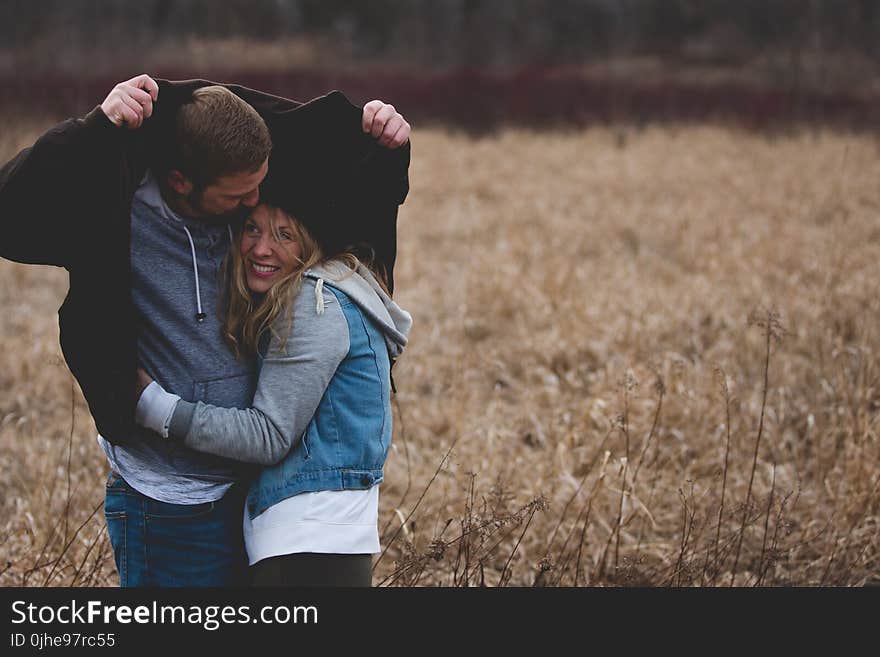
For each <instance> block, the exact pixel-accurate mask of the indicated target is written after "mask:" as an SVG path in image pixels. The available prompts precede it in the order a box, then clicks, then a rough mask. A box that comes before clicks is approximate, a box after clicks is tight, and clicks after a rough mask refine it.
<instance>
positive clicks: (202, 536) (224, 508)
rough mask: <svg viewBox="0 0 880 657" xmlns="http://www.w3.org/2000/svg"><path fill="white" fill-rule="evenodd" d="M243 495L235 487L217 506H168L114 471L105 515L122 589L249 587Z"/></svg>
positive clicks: (109, 480) (106, 499)
mask: <svg viewBox="0 0 880 657" xmlns="http://www.w3.org/2000/svg"><path fill="white" fill-rule="evenodd" d="M244 492H245V490H244V487H243V486H233V487H232V488H231V489H230V490H229V491H228V492H227V493H226V495H224V496H223V498H221V499H219V500H217V501H216V502H206V503H204V504H168V503H166V502H159V501H158V500H154V499H152V498H150V497H147V496H146V495H141V494H140V493H139V492H138V491H136V490H135V489H133V488H132V487H131V486H129V485H128V484H127V483H126V481H125V480H124V479H123V478H122V477H120V476H119V475H118V474H116V473H114V472H111V473H110V476H109V477H108V478H107V490H106V496H105V501H104V516H105V517H106V519H107V533H108V534H110V543H111V544H112V546H113V556H114V558H115V560H116V570H117V571H118V572H119V584H120V586H123V587H132V586H163V587H167V586H241V585H244V584H246V577H245V574H246V572H247V556H246V554H245V550H244V539H243V536H242V531H241V517H242V509H243V508H244Z"/></svg>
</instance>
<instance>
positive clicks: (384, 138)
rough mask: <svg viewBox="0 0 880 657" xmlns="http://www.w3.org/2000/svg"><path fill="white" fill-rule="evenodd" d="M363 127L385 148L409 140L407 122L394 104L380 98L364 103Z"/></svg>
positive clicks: (400, 144) (393, 146) (398, 145)
mask: <svg viewBox="0 0 880 657" xmlns="http://www.w3.org/2000/svg"><path fill="white" fill-rule="evenodd" d="M363 128H364V132H369V133H370V134H371V135H373V137H375V138H376V140H377V141H378V142H379V144H380V145H382V146H385V147H386V148H399V147H400V146H403V145H404V144H405V143H406V142H407V141H408V140H409V133H410V125H409V123H407V122H406V121H405V120H404V118H403V116H402V115H401V114H400V113H398V111H397V110H396V109H394V105H388V104H386V103H383V102H382V101H381V100H371V101H370V102H369V103H367V104H366V105H364V115H363Z"/></svg>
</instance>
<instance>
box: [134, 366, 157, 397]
mask: <svg viewBox="0 0 880 657" xmlns="http://www.w3.org/2000/svg"><path fill="white" fill-rule="evenodd" d="M152 382H153V377H151V376H150V375H149V374H147V373H146V372H145V371H144V370H143V368H141V367H139V368H138V369H137V376H136V378H135V388H134V392H135V400H138V399H140V398H141V395H142V394H144V390H145V389H146V387H147V386H148V385H150V384H151V383H152Z"/></svg>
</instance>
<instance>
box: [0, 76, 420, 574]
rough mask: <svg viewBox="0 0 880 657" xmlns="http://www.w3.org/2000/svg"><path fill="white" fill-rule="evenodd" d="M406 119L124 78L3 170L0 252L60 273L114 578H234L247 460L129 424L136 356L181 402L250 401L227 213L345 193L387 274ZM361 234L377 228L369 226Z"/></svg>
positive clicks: (193, 84)
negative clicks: (95, 436) (222, 275)
mask: <svg viewBox="0 0 880 657" xmlns="http://www.w3.org/2000/svg"><path fill="white" fill-rule="evenodd" d="M408 137H409V125H408V124H407V123H406V122H405V121H404V119H403V117H401V116H400V115H399V114H398V113H397V112H396V111H395V110H394V108H393V107H391V106H390V105H386V104H384V103H382V102H381V101H373V102H371V103H368V104H367V105H366V106H365V107H364V108H363V110H362V111H361V110H360V109H358V108H356V107H354V106H353V105H351V104H350V103H348V101H347V100H346V99H345V98H344V97H343V96H342V95H341V94H339V93H338V92H334V93H331V94H328V95H327V96H323V97H321V98H318V99H315V100H313V101H311V102H309V103H306V104H300V103H296V102H293V101H289V100H287V99H283V98H279V97H276V96H271V95H268V94H263V93H260V92H257V91H254V90H250V89H246V88H243V87H238V86H235V85H229V86H219V85H213V84H211V83H209V82H206V81H202V80H193V81H187V82H181V83H174V82H166V81H162V80H159V81H155V80H153V79H152V78H150V77H149V76H146V75H141V76H137V77H135V78H132V79H131V80H128V81H126V82H122V83H120V84H118V85H116V87H114V89H113V90H112V91H111V92H110V94H108V96H107V98H106V99H105V100H104V102H103V103H102V104H101V105H100V106H99V107H98V108H96V109H95V110H93V111H92V112H91V113H89V114H88V115H87V116H86V117H84V118H83V119H76V120H68V121H65V122H63V123H61V124H59V125H57V126H55V127H54V128H52V129H51V130H49V131H48V132H47V133H46V134H45V135H43V136H42V137H41V138H40V139H39V140H38V141H37V142H36V143H35V144H34V146H33V147H31V148H29V149H25V150H24V151H22V152H21V153H19V155H17V156H16V157H15V158H13V159H12V160H11V161H10V162H8V163H7V164H6V165H5V166H4V167H3V169H2V170H0V223H2V227H3V232H4V239H3V240H2V244H0V255H2V256H3V257H6V258H10V259H13V260H17V261H20V262H28V263H37V264H52V265H58V266H63V267H65V268H66V269H67V270H68V272H69V275H70V290H69V292H68V295H67V298H66V299H65V302H64V304H63V305H62V307H61V309H60V311H59V316H60V318H59V321H60V328H61V336H60V337H61V346H62V351H63V353H64V356H65V359H66V361H67V363H68V365H69V366H70V369H71V371H72V372H73V374H74V376H75V377H76V379H77V381H78V382H79V384H80V386H81V388H82V391H83V394H84V396H85V398H86V400H87V402H88V404H89V408H90V410H91V412H92V415H93V417H94V418H95V423H96V425H97V427H98V430H99V432H100V434H101V436H102V437H101V438H100V442H101V446H102V447H103V449H104V451H105V453H106V454H107V457H108V460H109V462H110V464H111V468H112V471H111V475H110V477H109V479H108V482H107V500H106V504H105V513H106V517H107V524H108V531H109V533H110V537H111V542H112V544H113V549H114V555H115V558H116V564H117V569H118V571H119V576H120V582H121V584H122V585H123V586H174V585H189V586H209V585H229V584H235V583H238V582H239V581H240V579H239V577H240V575H241V572H242V569H243V568H244V565H245V563H246V562H245V559H244V555H243V550H242V545H241V543H242V541H241V514H242V506H241V504H242V490H241V489H242V488H243V486H242V485H241V482H243V481H244V480H245V479H246V478H247V475H248V470H246V469H245V468H244V466H242V464H238V463H235V462H232V461H228V460H225V459H220V458H212V457H207V456H205V455H202V454H198V453H196V452H193V451H190V450H187V449H181V448H180V447H177V446H174V445H171V444H169V443H168V442H166V441H164V440H163V439H161V438H160V437H159V436H158V435H157V434H155V433H151V432H148V431H146V430H144V429H140V428H138V427H137V426H136V425H135V424H134V421H133V420H134V409H135V390H134V383H133V382H134V374H135V370H136V367H137V364H138V363H140V364H142V365H143V366H144V368H145V369H146V370H147V371H148V372H149V373H150V374H151V375H152V376H153V377H154V378H155V379H156V380H157V381H159V382H160V383H161V384H162V385H163V387H165V388H166V389H168V390H170V391H173V392H174V393H176V394H179V395H180V396H181V397H182V398H184V399H187V400H190V401H196V400H201V401H205V402H208V403H214V404H218V405H226V406H230V405H231V406H239V407H246V406H247V405H249V403H250V401H251V397H252V394H253V386H254V383H255V380H254V379H255V372H254V363H252V362H247V361H240V360H236V359H235V358H234V356H233V355H232V353H231V352H230V350H229V349H228V348H227V347H226V345H225V343H224V342H223V339H222V335H221V332H220V319H219V316H220V311H219V310H218V307H217V306H218V303H219V294H220V282H219V278H218V273H219V269H220V264H221V262H222V260H223V257H224V255H225V252H226V250H227V248H228V246H229V239H230V232H231V231H230V229H229V222H230V221H231V220H233V219H235V218H236V216H238V215H240V213H241V212H242V211H243V210H244V211H246V210H247V209H249V208H252V207H254V206H255V205H256V204H257V202H258V200H259V186H260V183H261V182H262V181H263V179H264V177H266V175H267V171H268V169H269V160H270V154H271V162H272V170H273V175H274V176H275V178H276V183H275V186H276V187H279V186H280V187H283V188H285V189H289V190H290V191H289V193H292V194H296V193H298V192H301V193H303V194H305V193H307V192H308V191H309V190H310V189H315V188H320V189H321V190H322V192H323V194H322V195H323V196H324V197H326V198H328V199H330V200H331V202H334V203H339V204H344V203H346V202H347V199H350V198H357V199H358V200H359V202H360V203H361V207H360V212H359V220H360V221H361V222H362V223H363V225H364V226H365V227H367V228H368V229H369V230H367V233H369V234H367V233H365V237H366V238H368V240H367V241H370V242H371V244H372V246H373V247H374V249H375V251H376V253H377V255H378V257H379V259H380V261H382V262H383V263H384V264H385V266H386V267H387V268H388V270H389V271H390V269H391V267H393V263H394V256H395V243H394V237H395V233H394V227H395V222H396V215H397V206H398V205H399V204H400V203H402V202H403V199H404V197H405V195H406V191H407V189H408V180H407V174H406V172H407V167H408V163H409V145H408ZM373 229H374V230H373Z"/></svg>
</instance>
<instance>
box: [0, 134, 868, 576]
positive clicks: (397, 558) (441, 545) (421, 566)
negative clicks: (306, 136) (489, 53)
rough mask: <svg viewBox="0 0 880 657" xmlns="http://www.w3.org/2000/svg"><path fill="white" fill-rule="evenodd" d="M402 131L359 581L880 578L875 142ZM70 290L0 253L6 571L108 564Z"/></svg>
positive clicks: (11, 145) (2, 553)
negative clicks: (393, 330)
mask: <svg viewBox="0 0 880 657" xmlns="http://www.w3.org/2000/svg"><path fill="white" fill-rule="evenodd" d="M46 125H47V121H40V120H36V119H28V120H27V121H19V122H18V123H12V122H8V121H7V122H6V123H5V126H6V128H5V130H4V136H3V138H2V143H0V159H2V160H4V161H5V159H7V158H8V157H10V156H11V155H12V154H13V153H14V152H15V151H16V150H17V148H20V147H21V146H24V145H26V144H28V143H30V142H31V141H32V140H33V139H34V138H35V137H36V135H37V134H39V132H40V131H41V130H42V129H43V128H44V127H45V126H46ZM415 134H416V136H415V140H414V141H415V143H414V150H413V164H412V169H411V180H412V191H411V193H410V197H409V199H408V200H407V202H406V204H405V205H404V206H403V208H402V210H401V216H400V240H401V242H400V257H399V261H398V267H397V270H396V280H397V286H398V292H397V298H398V300H399V301H400V303H401V304H402V305H404V306H405V307H406V308H408V309H409V310H410V311H411V312H412V313H413V316H414V318H415V322H416V323H415V327H414V331H413V334H412V340H411V344H410V347H409V351H408V352H407V354H406V355H405V356H404V358H403V359H402V360H401V361H400V363H399V364H398V365H397V367H396V368H395V380H396V382H397V385H398V390H399V393H398V395H397V397H396V402H395V403H396V408H395V411H396V416H397V417H396V419H397V424H396V427H395V443H394V447H393V450H392V453H391V456H390V459H389V462H388V465H387V467H386V473H385V478H386V481H385V483H384V484H383V488H382V506H381V515H380V527H381V528H383V529H384V539H383V546H384V547H386V548H387V552H386V553H385V554H384V555H383V556H382V557H381V558H380V559H379V560H378V563H377V565H376V568H375V578H374V581H375V583H376V584H382V585H420V586H421V585H437V584H441V585H481V584H484V583H485V584H486V585H488V586H496V585H513V586H532V585H534V584H538V585H550V586H557V585H563V586H569V585H584V584H587V585H615V586H617V585H645V586H663V585H673V586H679V585H681V586H691V585H725V586H726V585H729V584H731V583H733V584H735V585H738V586H751V585H755V584H757V585H768V586H784V585H808V586H812V585H841V586H859V585H863V584H866V583H875V584H876V583H878V581H880V469H878V463H880V441H878V433H880V420H878V418H880V336H878V331H880V149H878V144H877V141H876V139H875V138H872V137H867V136H864V135H863V136H853V135H848V134H842V133H831V132H821V131H820V132H811V133H792V134H786V135H778V134H777V135H774V136H771V135H759V134H754V133H746V132H740V131H736V130H732V129H727V128H720V127H712V126H679V127H671V128H670V127H667V128H663V129H660V128H648V129H645V130H642V131H637V130H631V129H628V128H615V129H610V128H595V129H588V130H585V131H582V132H564V133H563V132H544V133H541V132H530V131H518V130H508V131H504V132H500V133H498V134H496V135H494V136H490V137H484V138H480V139H474V138H470V137H467V136H463V135H456V134H450V133H446V132H444V131H441V130H439V129H438V130H422V131H417V132H416V133H415ZM21 220H27V218H26V217H22V218H21ZM65 290H66V275H65V273H64V272H63V271H57V270H49V269H44V268H36V267H26V266H22V265H17V264H13V263H9V262H0V307H2V308H3V313H2V316H0V335H2V336H3V350H2V352H0V455H2V459H0V482H2V483H0V490H2V496H0V506H2V520H0V584H3V585H28V586H42V585H73V586H81V585H115V584H116V583H117V578H116V574H115V570H114V567H113V563H112V555H111V551H110V548H109V543H108V540H107V537H106V530H105V528H104V521H103V515H102V512H101V505H102V501H103V491H102V485H103V482H104V478H105V475H106V465H105V463H104V459H103V455H102V453H101V452H100V450H99V448H98V446H97V444H96V443H95V440H94V426H93V424H92V422H91V420H90V418H89V416H88V413H87V411H86V408H85V403H84V402H83V400H82V398H81V396H80V393H79V390H78V388H76V387H75V386H74V385H73V382H72V378H71V376H70V374H69V373H68V371H67V369H66V367H65V365H64V363H63V361H62V359H61V354H60V348H59V346H58V336H57V321H56V315H55V313H56V310H57V308H58V306H59V304H60V301H61V299H62V298H63V296H64V294H65ZM110 311H111V309H108V312H110ZM95 320H96V321H100V318H98V317H96V318H95ZM768 325H769V326H768ZM768 349H769V351H768ZM71 408H73V410H74V412H73V413H72V412H71ZM447 454H448V457H447Z"/></svg>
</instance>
